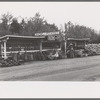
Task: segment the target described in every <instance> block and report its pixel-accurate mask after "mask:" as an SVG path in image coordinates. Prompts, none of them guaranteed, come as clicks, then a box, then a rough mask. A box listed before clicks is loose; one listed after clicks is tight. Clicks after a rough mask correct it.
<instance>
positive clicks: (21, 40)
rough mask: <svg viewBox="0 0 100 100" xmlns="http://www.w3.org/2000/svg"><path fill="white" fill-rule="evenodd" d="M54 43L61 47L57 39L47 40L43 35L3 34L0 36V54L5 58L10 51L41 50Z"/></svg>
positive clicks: (51, 46) (52, 45)
mask: <svg viewBox="0 0 100 100" xmlns="http://www.w3.org/2000/svg"><path fill="white" fill-rule="evenodd" d="M55 45H58V49H61V46H60V42H59V41H48V40H47V39H46V37H45V36H39V37H38V36H16V35H5V36H3V37H1V38H0V55H1V57H2V58H5V59H6V58H7V57H8V56H9V55H10V54H11V53H19V52H22V53H23V52H29V53H30V52H39V51H40V52H42V51H46V50H49V49H53V47H54V46H55Z"/></svg>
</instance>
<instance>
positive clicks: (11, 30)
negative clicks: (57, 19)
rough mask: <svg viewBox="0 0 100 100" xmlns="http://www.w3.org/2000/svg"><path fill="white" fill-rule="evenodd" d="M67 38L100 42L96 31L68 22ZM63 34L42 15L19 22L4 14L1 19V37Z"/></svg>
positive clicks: (66, 28)
mask: <svg viewBox="0 0 100 100" xmlns="http://www.w3.org/2000/svg"><path fill="white" fill-rule="evenodd" d="M64 28H65V30H63V32H64V33H65V37H66V38H90V42H91V43H99V42H100V34H98V33H97V32H96V31H95V30H94V29H91V28H89V27H86V26H83V25H78V24H75V25H74V24H73V23H72V22H70V21H69V22H67V23H65V25H64ZM56 31H59V32H62V29H59V28H58V27H57V26H56V25H55V24H50V23H48V22H47V21H46V20H45V19H44V18H42V17H41V15H40V13H36V14H35V15H34V16H33V17H30V18H28V19H27V20H26V19H25V18H22V19H21V21H20V22H18V18H15V17H14V16H13V15H12V14H10V13H6V14H2V15H1V18H0V36H4V35H22V36H34V35H35V33H43V32H56Z"/></svg>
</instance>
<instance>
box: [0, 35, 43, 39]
mask: <svg viewBox="0 0 100 100" xmlns="http://www.w3.org/2000/svg"><path fill="white" fill-rule="evenodd" d="M10 37H14V38H28V39H36V38H40V39H43V38H45V36H41V37H40V36H38V37H37V36H18V35H5V36H2V37H0V40H1V39H4V38H10Z"/></svg>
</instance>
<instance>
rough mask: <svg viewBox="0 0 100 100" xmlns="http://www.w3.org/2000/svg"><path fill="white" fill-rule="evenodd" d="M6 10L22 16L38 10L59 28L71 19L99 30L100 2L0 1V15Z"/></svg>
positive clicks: (32, 15) (32, 14)
mask: <svg viewBox="0 0 100 100" xmlns="http://www.w3.org/2000/svg"><path fill="white" fill-rule="evenodd" d="M7 12H9V13H11V14H12V15H13V16H14V17H19V16H21V17H23V18H25V17H27V18H30V17H34V15H35V13H36V12H39V13H40V14H41V17H44V18H45V20H47V22H48V23H51V24H53V23H55V24H56V25H57V26H58V27H59V28H60V27H63V26H64V24H65V23H67V22H68V21H71V22H72V23H73V24H79V25H84V26H87V27H90V28H93V29H95V30H97V31H99V30H100V2H0V15H2V14H4V13H7ZM63 29H64V28H63Z"/></svg>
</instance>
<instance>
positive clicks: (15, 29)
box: [10, 18, 21, 35]
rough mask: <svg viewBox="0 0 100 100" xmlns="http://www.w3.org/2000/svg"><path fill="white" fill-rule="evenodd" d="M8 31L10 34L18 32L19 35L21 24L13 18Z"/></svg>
mask: <svg viewBox="0 0 100 100" xmlns="http://www.w3.org/2000/svg"><path fill="white" fill-rule="evenodd" d="M10 31H11V33H12V34H16V33H17V34H18V35H20V34H19V33H20V31H21V25H20V24H19V23H18V21H17V19H15V18H14V19H13V21H12V23H11V27H10Z"/></svg>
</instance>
